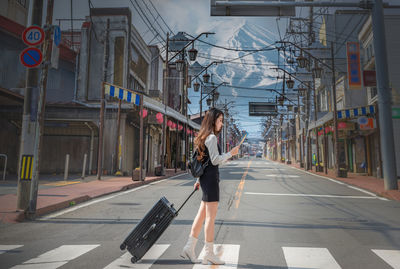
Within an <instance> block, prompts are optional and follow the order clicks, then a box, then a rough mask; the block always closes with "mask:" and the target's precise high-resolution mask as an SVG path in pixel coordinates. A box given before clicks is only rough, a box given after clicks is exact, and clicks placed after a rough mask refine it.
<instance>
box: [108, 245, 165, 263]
mask: <svg viewBox="0 0 400 269" xmlns="http://www.w3.org/2000/svg"><path fill="white" fill-rule="evenodd" d="M169 246H170V245H168V244H164V245H163V244H156V245H154V246H152V247H151V248H150V249H149V251H147V253H146V254H145V255H144V256H143V258H142V259H141V260H140V261H138V262H137V263H135V264H133V263H132V262H131V257H132V255H131V254H130V253H129V252H126V253H125V254H124V255H122V256H121V257H119V258H118V259H116V260H115V261H113V262H112V263H110V264H109V265H107V266H106V267H104V269H116V268H139V269H148V268H150V267H151V265H152V264H153V263H154V262H155V261H156V260H157V259H158V258H159V257H160V256H161V255H162V254H163V253H164V252H165V251H166V250H167V248H168V247H169Z"/></svg>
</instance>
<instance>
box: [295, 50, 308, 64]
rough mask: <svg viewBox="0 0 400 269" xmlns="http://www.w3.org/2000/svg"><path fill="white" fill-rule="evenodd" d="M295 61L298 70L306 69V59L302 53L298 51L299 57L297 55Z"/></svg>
mask: <svg viewBox="0 0 400 269" xmlns="http://www.w3.org/2000/svg"><path fill="white" fill-rule="evenodd" d="M296 61H297V64H298V65H299V67H300V68H304V67H306V62H307V59H306V57H304V56H303V52H302V51H300V55H299V57H297V59H296Z"/></svg>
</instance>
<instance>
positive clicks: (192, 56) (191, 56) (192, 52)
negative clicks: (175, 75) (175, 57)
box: [188, 43, 197, 62]
mask: <svg viewBox="0 0 400 269" xmlns="http://www.w3.org/2000/svg"><path fill="white" fill-rule="evenodd" d="M188 53H189V60H190V61H191V62H193V61H195V60H196V57H197V49H195V48H194V43H193V47H192V48H191V49H190V50H189V51H188Z"/></svg>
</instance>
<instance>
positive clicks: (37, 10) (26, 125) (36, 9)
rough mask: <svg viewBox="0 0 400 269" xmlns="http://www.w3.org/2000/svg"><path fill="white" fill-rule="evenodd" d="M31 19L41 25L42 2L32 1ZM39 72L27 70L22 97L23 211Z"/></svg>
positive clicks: (19, 205)
mask: <svg viewBox="0 0 400 269" xmlns="http://www.w3.org/2000/svg"><path fill="white" fill-rule="evenodd" d="M32 7H33V8H32V16H31V17H32V19H31V21H30V24H32V25H34V24H35V25H41V24H42V11H43V0H34V1H33V5H32ZM38 77H39V70H38V69H37V68H29V69H27V70H26V86H25V96H24V112H23V116H22V130H21V140H20V152H19V161H18V187H17V209H21V210H25V209H27V208H28V206H29V193H30V189H31V181H30V180H21V160H22V156H23V155H33V144H34V139H35V133H34V130H35V122H34V121H32V119H33V118H34V117H32V118H31V112H34V111H31V110H32V108H33V107H34V106H35V105H36V104H34V101H35V98H32V93H34V94H36V93H35V92H33V91H34V90H35V89H37V88H36V87H37V85H38Z"/></svg>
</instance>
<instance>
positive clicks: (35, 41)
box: [22, 25, 44, 46]
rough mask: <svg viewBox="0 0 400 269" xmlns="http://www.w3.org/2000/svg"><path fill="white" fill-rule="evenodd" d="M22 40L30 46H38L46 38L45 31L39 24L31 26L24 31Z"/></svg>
mask: <svg viewBox="0 0 400 269" xmlns="http://www.w3.org/2000/svg"><path fill="white" fill-rule="evenodd" d="M22 40H23V41H24V43H25V44H26V45H28V46H37V45H39V44H40V43H42V42H43V40H44V31H43V29H42V28H41V27H39V26H36V25H33V26H29V27H28V28H26V29H25V31H24V32H23V33H22Z"/></svg>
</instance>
